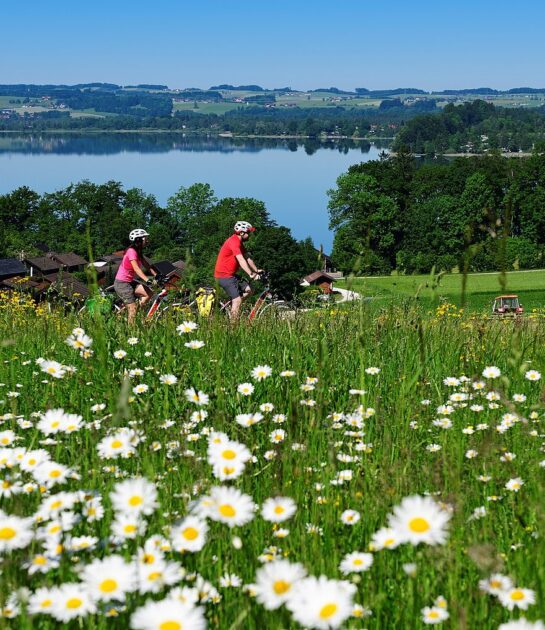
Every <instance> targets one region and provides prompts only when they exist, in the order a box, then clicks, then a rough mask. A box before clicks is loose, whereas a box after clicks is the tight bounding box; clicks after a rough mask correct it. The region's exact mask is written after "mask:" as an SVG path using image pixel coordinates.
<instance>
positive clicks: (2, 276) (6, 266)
mask: <svg viewBox="0 0 545 630" xmlns="http://www.w3.org/2000/svg"><path fill="white" fill-rule="evenodd" d="M26 275H27V268H26V267H25V265H24V264H23V263H22V262H21V261H20V260H17V258H0V281H1V280H6V279H7V278H16V277H18V276H26Z"/></svg>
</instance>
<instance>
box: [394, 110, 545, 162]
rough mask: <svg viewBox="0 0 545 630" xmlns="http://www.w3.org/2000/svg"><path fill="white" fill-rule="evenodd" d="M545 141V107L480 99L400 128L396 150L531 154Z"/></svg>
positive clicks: (417, 119)
mask: <svg viewBox="0 0 545 630" xmlns="http://www.w3.org/2000/svg"><path fill="white" fill-rule="evenodd" d="M544 138H545V107H536V108H533V109H522V108H512V109H506V108H501V107H495V106H494V105H493V104H492V103H487V102H485V101H482V100H476V101H473V102H471V103H464V104H463V105H458V106H456V105H453V104H452V103H451V104H449V105H447V106H446V107H445V108H444V109H443V111H442V112H441V113H438V114H430V115H422V116H417V117H414V118H413V119H412V120H409V121H407V123H406V124H405V125H404V126H403V127H402V128H401V129H400V131H399V134H398V135H397V137H396V142H395V146H394V149H396V148H398V147H401V146H407V147H409V149H410V150H411V151H413V152H414V153H418V154H437V153H447V152H453V153H460V152H463V153H482V152H485V151H488V150H492V149H500V150H503V151H511V152H516V151H529V150H531V149H532V146H533V145H534V144H535V143H536V142H538V141H540V140H543V139H544Z"/></svg>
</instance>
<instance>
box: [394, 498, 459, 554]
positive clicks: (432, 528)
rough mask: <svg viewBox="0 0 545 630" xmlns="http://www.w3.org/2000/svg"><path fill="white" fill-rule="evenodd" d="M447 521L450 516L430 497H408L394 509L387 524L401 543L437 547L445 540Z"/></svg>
mask: <svg viewBox="0 0 545 630" xmlns="http://www.w3.org/2000/svg"><path fill="white" fill-rule="evenodd" d="M449 520H450V514H449V513H448V512H447V511H446V510H442V509H441V508H440V507H439V506H438V505H437V504H436V503H435V501H434V500H433V499H431V498H430V497H420V496H410V497H405V498H404V499H403V500H402V502H401V505H399V506H396V507H395V508H394V512H393V514H391V515H390V517H389V519H388V523H389V526H390V527H391V528H392V529H393V530H394V532H396V533H397V535H398V536H399V537H400V538H401V540H402V541H403V542H409V543H411V544H412V545H418V544H420V543H426V544H428V545H437V544H443V543H444V542H445V540H446V537H447V532H446V527H447V524H448V521H449Z"/></svg>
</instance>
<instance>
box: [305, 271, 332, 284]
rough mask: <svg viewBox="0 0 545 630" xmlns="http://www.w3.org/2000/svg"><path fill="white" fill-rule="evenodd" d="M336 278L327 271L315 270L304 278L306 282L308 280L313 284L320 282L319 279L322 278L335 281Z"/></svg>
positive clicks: (326, 280)
mask: <svg viewBox="0 0 545 630" xmlns="http://www.w3.org/2000/svg"><path fill="white" fill-rule="evenodd" d="M334 279H335V278H333V276H330V275H329V274H328V273H325V272H323V271H313V272H312V273H309V274H308V276H305V278H304V280H305V281H306V282H308V283H309V284H312V283H313V282H318V280H322V281H325V282H333V280H334Z"/></svg>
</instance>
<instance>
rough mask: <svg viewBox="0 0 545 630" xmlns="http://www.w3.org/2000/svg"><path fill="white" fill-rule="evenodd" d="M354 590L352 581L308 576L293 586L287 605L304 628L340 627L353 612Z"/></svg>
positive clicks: (324, 628) (325, 629)
mask: <svg viewBox="0 0 545 630" xmlns="http://www.w3.org/2000/svg"><path fill="white" fill-rule="evenodd" d="M355 591H356V587H355V586H354V585H353V584H350V583H349V582H345V581H340V580H329V579H328V578H327V577H325V576H324V575H322V576H320V577H319V578H316V577H308V578H304V579H303V580H300V581H298V582H297V583H296V584H295V585H294V586H293V592H292V594H291V596H290V597H289V599H288V600H287V602H286V606H287V607H288V609H289V610H290V611H291V613H292V615H293V617H294V619H295V620H296V621H297V622H299V623H300V624H301V625H302V626H305V627H309V628H319V629H320V630H322V629H323V630H327V629H328V628H338V627H339V626H341V625H342V624H343V622H344V621H345V620H346V619H348V617H350V615H351V613H352V609H353V601H352V597H353V595H354V593H355Z"/></svg>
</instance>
